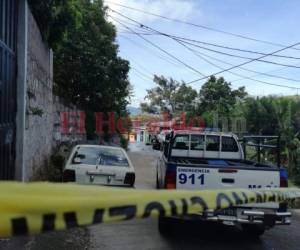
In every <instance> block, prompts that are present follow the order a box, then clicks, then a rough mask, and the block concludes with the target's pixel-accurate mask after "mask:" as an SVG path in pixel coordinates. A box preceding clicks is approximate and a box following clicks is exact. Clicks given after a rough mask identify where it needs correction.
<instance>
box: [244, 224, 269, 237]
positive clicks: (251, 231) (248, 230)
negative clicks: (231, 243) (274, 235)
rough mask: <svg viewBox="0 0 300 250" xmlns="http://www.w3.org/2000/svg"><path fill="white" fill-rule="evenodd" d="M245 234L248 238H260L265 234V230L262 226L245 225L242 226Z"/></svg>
mask: <svg viewBox="0 0 300 250" xmlns="http://www.w3.org/2000/svg"><path fill="white" fill-rule="evenodd" d="M242 228H243V233H244V234H245V235H246V236H247V237H251V238H259V237H260V236H262V235H263V234H264V232H265V228H264V226H262V225H253V224H244V225H242Z"/></svg>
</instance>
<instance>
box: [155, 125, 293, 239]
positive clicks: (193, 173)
mask: <svg viewBox="0 0 300 250" xmlns="http://www.w3.org/2000/svg"><path fill="white" fill-rule="evenodd" d="M268 139H269V140H273V142H274V140H275V142H276V140H278V142H279V138H278V137H271V136H268V137H266V136H265V137H263V136H256V137H245V138H244V144H243V145H246V144H247V143H248V145H250V146H252V148H253V147H254V148H255V149H256V152H257V156H258V160H257V161H249V160H246V159H245V153H244V150H245V146H243V145H242V144H241V143H240V142H239V140H238V137H237V136H236V135H234V134H232V133H220V132H195V131H190V130H189V131H180V130H179V131H173V132H171V133H170V134H169V135H168V136H166V140H165V142H163V149H162V150H163V152H162V155H161V157H160V158H159V159H158V163H157V188H158V189H179V190H206V189H234V188H247V189H255V188H278V187H287V174H286V172H285V170H284V169H283V168H280V164H279V162H280V154H279V150H280V149H279V145H274V144H273V145H265V143H266V140H268ZM263 148H270V149H271V150H273V152H274V151H275V153H277V157H278V165H272V164H266V163H265V164H263V163H261V156H262V155H264V149H263ZM290 217H291V213H290V212H288V211H287V205H286V204H278V203H261V204H247V205H239V206H234V207H230V208H228V209H223V210H219V211H213V212H211V211H207V212H205V213H204V214H199V215H198V216H196V217H195V216H184V217H178V218H176V217H172V218H171V217H160V218H159V231H160V232H161V233H163V234H165V233H168V230H170V222H173V221H174V220H191V219H192V220H195V219H200V220H206V221H215V222H219V223H223V224H225V225H231V226H237V227H239V228H241V229H242V230H243V231H244V232H245V233H247V234H248V235H251V236H255V237H258V236H260V235H262V234H263V233H264V231H265V229H269V228H271V227H273V226H275V225H288V224H290Z"/></svg>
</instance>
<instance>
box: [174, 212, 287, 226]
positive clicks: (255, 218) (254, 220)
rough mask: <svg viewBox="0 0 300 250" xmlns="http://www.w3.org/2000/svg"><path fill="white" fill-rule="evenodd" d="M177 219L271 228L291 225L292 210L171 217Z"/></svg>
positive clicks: (208, 213)
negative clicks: (233, 214)
mask: <svg viewBox="0 0 300 250" xmlns="http://www.w3.org/2000/svg"><path fill="white" fill-rule="evenodd" d="M170 218H173V219H175V220H187V221H194V220H195V221H196V220H201V221H211V222H219V223H222V224H225V225H229V226H238V225H242V224H256V225H263V226H264V227H266V228H271V227H273V226H276V225H290V224H291V212H276V211H262V210H256V209H249V210H242V211H239V212H238V213H237V215H236V216H229V215H215V213H213V212H212V213H210V212H207V213H205V214H203V215H196V214H195V215H185V216H181V217H170Z"/></svg>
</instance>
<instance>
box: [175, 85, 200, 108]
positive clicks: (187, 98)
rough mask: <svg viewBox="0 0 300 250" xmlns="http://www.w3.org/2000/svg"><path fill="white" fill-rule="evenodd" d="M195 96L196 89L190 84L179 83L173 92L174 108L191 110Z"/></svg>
mask: <svg viewBox="0 0 300 250" xmlns="http://www.w3.org/2000/svg"><path fill="white" fill-rule="evenodd" d="M197 96H198V94H197V91H196V90H194V89H193V88H192V87H191V86H187V85H186V84H185V83H183V84H181V85H180V87H179V88H178V90H177V91H176V93H175V94H174V101H175V105H176V107H175V108H176V110H179V111H193V110H194V107H195V101H196V98H197Z"/></svg>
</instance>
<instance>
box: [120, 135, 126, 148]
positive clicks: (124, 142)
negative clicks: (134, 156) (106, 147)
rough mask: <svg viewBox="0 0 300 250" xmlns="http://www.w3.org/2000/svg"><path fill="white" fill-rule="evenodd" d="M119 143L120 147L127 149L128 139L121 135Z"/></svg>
mask: <svg viewBox="0 0 300 250" xmlns="http://www.w3.org/2000/svg"><path fill="white" fill-rule="evenodd" d="M120 144H121V147H122V148H124V149H125V150H126V151H127V150H128V140H127V139H126V138H125V137H123V136H121V138H120Z"/></svg>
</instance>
